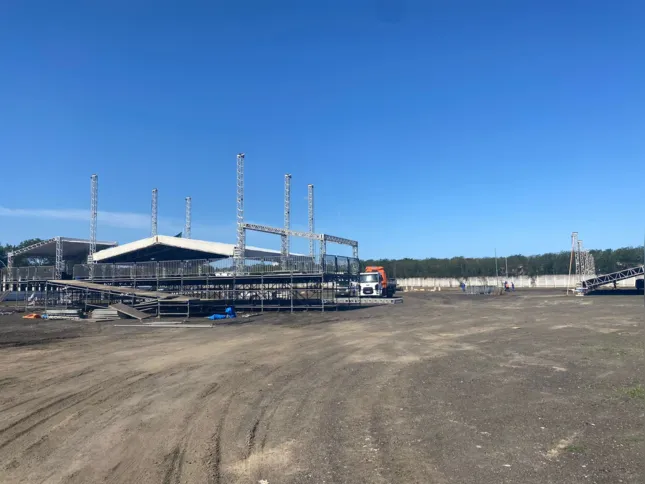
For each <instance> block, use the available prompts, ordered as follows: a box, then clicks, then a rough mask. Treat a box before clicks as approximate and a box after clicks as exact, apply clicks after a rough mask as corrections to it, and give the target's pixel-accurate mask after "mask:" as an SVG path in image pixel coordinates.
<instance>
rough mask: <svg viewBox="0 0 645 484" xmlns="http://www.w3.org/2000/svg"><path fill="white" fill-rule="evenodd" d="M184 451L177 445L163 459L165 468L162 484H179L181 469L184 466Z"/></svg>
mask: <svg viewBox="0 0 645 484" xmlns="http://www.w3.org/2000/svg"><path fill="white" fill-rule="evenodd" d="M184 454H185V450H184V449H182V448H181V447H180V446H179V445H177V446H176V447H175V448H174V450H173V451H172V452H171V453H170V454H168V455H167V456H166V458H165V459H164V465H165V466H167V469H166V473H165V474H164V478H163V484H179V482H180V479H181V469H182V467H183V465H184Z"/></svg>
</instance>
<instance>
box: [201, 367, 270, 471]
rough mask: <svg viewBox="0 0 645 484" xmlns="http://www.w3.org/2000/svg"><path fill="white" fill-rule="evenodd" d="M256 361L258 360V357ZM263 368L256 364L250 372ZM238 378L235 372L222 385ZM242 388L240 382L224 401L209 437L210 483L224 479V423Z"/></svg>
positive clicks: (260, 377) (255, 380) (249, 382)
mask: <svg viewBox="0 0 645 484" xmlns="http://www.w3.org/2000/svg"><path fill="white" fill-rule="evenodd" d="M258 359H259V358H258ZM255 361H257V359H256V360H255ZM262 368H263V367H262V366H255V367H254V368H253V369H252V371H251V372H250V373H249V376H251V375H257V374H258V372H259V370H260V369H262ZM281 368H282V365H277V366H275V367H273V368H271V369H270V370H269V371H268V372H265V373H264V374H263V375H260V376H258V377H256V378H254V379H253V380H251V381H248V382H245V384H247V385H248V384H255V383H256V382H257V381H258V380H265V379H266V378H267V377H269V376H271V375H272V374H274V373H275V372H277V371H279V370H280V369H281ZM236 378H237V375H235V374H234V375H232V376H230V377H229V378H228V379H227V380H226V381H225V382H223V383H222V386H223V385H224V384H226V383H232V384H234V383H235V379H236ZM240 389H241V385H239V384H238V385H236V389H235V390H234V391H233V393H231V395H230V396H229V397H228V398H227V399H226V401H225V402H224V405H223V406H222V409H221V414H220V418H219V420H218V422H217V426H216V427H215V432H214V433H213V434H212V436H211V438H210V439H209V441H210V442H212V444H211V446H212V448H213V450H212V451H211V452H210V453H209V455H212V459H211V461H210V462H207V465H208V466H209V468H210V472H209V484H220V483H221V480H222V434H223V431H224V424H225V423H226V417H227V416H228V412H229V410H230V407H231V404H232V403H233V399H234V398H235V397H236V396H237V395H238V394H239V393H240Z"/></svg>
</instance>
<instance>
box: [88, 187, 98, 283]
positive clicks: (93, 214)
mask: <svg viewBox="0 0 645 484" xmlns="http://www.w3.org/2000/svg"><path fill="white" fill-rule="evenodd" d="M90 180H91V183H90V250H89V254H88V255H87V263H88V264H89V270H90V279H94V254H95V253H96V223H97V217H98V202H99V177H98V175H92V176H91V178H90Z"/></svg>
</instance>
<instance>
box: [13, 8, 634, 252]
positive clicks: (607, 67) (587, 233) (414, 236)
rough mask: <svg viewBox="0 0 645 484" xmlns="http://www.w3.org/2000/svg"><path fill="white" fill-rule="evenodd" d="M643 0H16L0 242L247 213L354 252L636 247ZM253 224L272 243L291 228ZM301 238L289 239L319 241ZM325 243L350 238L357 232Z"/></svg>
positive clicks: (170, 228)
mask: <svg viewBox="0 0 645 484" xmlns="http://www.w3.org/2000/svg"><path fill="white" fill-rule="evenodd" d="M644 25H645V2H642V1H637V0H635V1H631V2H629V1H614V2H609V1H605V2H595V1H560V0H557V1H555V0H553V1H528V0H526V1H511V0H508V1H496V0H491V1H486V2H484V1H479V0H472V1H448V0H437V1H433V0H428V1H425V2H412V1H405V0H400V1H394V0H391V1H390V0H371V1H352V0H350V1H317V2H315V1H306V0H302V1H280V0H279V1H277V2H266V1H260V0H258V1H252V2H249V1H239V2H218V1H214V0H213V1H203V2H196V1H182V2H179V1H173V2H169V1H159V0H154V1H153V0H147V1H143V0H128V1H121V0H102V1H72V0H66V1H58V2H56V1H49V0H47V1H18V0H9V1H5V2H2V3H1V4H0V160H1V167H2V174H1V180H2V183H1V186H0V241H2V242H10V243H15V242H18V241H20V240H22V239H24V238H30V237H42V238H47V237H51V236H56V235H65V236H83V237H87V236H88V232H89V229H88V222H87V219H88V212H89V187H90V182H89V179H90V175H91V174H92V173H98V175H99V183H100V195H99V211H100V216H99V228H98V235H99V238H100V239H103V240H118V241H119V242H122V243H123V242H128V241H131V240H134V239H137V238H141V237H145V236H147V235H148V234H149V230H150V228H149V209H150V191H151V189H152V188H154V187H157V188H158V189H159V199H160V202H159V207H160V208H159V210H160V219H161V221H160V232H161V233H167V234H171V235H174V233H176V232H178V231H180V230H181V229H182V226H183V210H184V197H185V196H187V195H190V196H192V197H193V207H194V208H193V226H194V228H193V237H194V238H204V239H209V240H218V241H224V242H233V241H234V240H235V233H234V231H235V155H236V153H238V152H240V151H243V152H245V153H246V165H247V169H246V213H247V219H248V220H249V221H253V222H257V223H264V224H271V225H277V226H279V225H281V224H282V193H283V175H284V173H287V172H288V173H292V174H293V211H292V213H293V219H292V225H293V226H294V227H296V228H305V227H306V223H307V222H306V221H307V207H306V193H307V184H308V183H313V184H315V186H316V217H317V229H319V230H320V231H324V232H327V233H331V234H334V235H340V236H344V237H348V238H355V239H358V240H359V241H360V244H361V256H362V257H364V258H367V257H391V258H394V257H406V256H409V257H446V256H455V255H467V256H481V255H489V254H492V252H493V250H494V248H497V252H498V254H502V255H503V254H513V253H526V254H531V253H540V252H543V251H558V250H567V249H568V243H569V236H570V233H571V231H573V230H577V231H579V232H580V237H581V238H582V239H583V240H584V242H585V245H587V246H589V247H591V248H608V247H614V248H615V247H620V246H626V245H639V244H641V243H642V240H643V228H644V226H645V223H644V222H645V221H644V217H643V184H644V181H645V161H644V160H645V149H644V143H645V141H644V140H645V137H644V133H645V116H644V112H645V110H644V108H645V30H644V27H643V26H644ZM249 243H251V244H254V245H265V246H270V247H272V248H278V247H279V240H277V238H275V237H270V236H267V237H263V236H261V235H254V236H251V237H250V240H249ZM305 245H306V242H304V241H300V242H297V243H294V247H295V248H296V249H303V248H304V246H305ZM330 252H337V253H347V251H346V250H345V249H342V248H336V247H334V248H331V247H330Z"/></svg>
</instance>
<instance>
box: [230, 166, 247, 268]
mask: <svg viewBox="0 0 645 484" xmlns="http://www.w3.org/2000/svg"><path fill="white" fill-rule="evenodd" d="M245 252H246V230H245V229H244V153H238V155H237V244H236V245H235V250H234V251H233V257H234V259H235V271H236V272H237V273H238V274H240V273H242V272H244V255H245Z"/></svg>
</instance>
